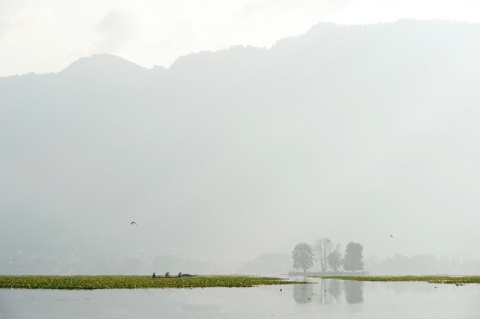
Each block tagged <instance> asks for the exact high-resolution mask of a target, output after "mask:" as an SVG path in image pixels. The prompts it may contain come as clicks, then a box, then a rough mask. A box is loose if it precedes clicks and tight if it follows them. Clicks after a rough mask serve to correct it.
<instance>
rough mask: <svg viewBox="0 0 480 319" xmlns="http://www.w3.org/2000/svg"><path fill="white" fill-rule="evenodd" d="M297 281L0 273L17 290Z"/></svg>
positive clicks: (2, 281)
mask: <svg viewBox="0 0 480 319" xmlns="http://www.w3.org/2000/svg"><path fill="white" fill-rule="evenodd" d="M293 283H298V282H294V281H287V280H284V279H280V278H271V277H254V276H195V277H180V278H178V277H171V278H162V277H161V278H152V277H150V276H0V288H21V289H71V290H74V289H85V290H88V289H136V288H207V287H255V286H260V285H284V284H293Z"/></svg>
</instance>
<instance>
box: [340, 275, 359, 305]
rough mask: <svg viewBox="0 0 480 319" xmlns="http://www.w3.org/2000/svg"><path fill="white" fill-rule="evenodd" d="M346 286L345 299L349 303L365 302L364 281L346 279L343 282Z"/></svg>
mask: <svg viewBox="0 0 480 319" xmlns="http://www.w3.org/2000/svg"><path fill="white" fill-rule="evenodd" d="M343 285H344V287H345V300H346V301H347V303H349V304H354V303H362V302H363V282H362V281H351V280H345V281H344V283H343Z"/></svg>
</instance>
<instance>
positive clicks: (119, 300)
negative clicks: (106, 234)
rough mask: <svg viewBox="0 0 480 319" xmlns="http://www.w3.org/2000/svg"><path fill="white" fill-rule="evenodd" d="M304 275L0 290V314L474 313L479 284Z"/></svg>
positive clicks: (3, 317)
mask: <svg viewBox="0 0 480 319" xmlns="http://www.w3.org/2000/svg"><path fill="white" fill-rule="evenodd" d="M312 281H313V282H315V284H310V285H283V286H261V287H255V288H205V289H199V288H196V289H134V290H90V291H87V290H75V291H61V290H26V289H0V319H13V318H15V319H18V318H49V319H50V318H67V319H72V318H172V319H174V318H192V319H193V318H273V317H275V318H452V319H458V318H469V319H470V318H472V319H473V318H475V319H480V285H475V284H471V285H466V286H460V287H457V286H455V285H438V284H428V283H414V282H397V283H385V282H364V283H363V282H355V281H339V280H325V279H324V280H312ZM280 289H281V290H280Z"/></svg>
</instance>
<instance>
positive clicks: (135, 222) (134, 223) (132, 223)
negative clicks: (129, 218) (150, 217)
mask: <svg viewBox="0 0 480 319" xmlns="http://www.w3.org/2000/svg"><path fill="white" fill-rule="evenodd" d="M133 224H135V225H137V223H136V222H131V223H130V225H133ZM137 226H138V225H137Z"/></svg>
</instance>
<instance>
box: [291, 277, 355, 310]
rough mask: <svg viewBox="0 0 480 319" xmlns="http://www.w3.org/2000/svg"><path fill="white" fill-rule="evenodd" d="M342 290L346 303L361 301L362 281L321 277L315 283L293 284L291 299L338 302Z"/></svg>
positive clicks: (296, 300) (306, 301)
mask: <svg viewBox="0 0 480 319" xmlns="http://www.w3.org/2000/svg"><path fill="white" fill-rule="evenodd" d="M342 283H343V287H342ZM342 288H343V289H342ZM343 290H345V301H346V302H347V303H348V304H357V303H362V302H363V282H361V281H350V280H346V281H340V280H329V279H321V280H320V281H319V282H318V283H317V284H298V285H294V286H293V299H294V300H295V302H296V303H299V304H306V303H309V302H311V301H312V300H315V301H316V302H317V303H318V304H321V305H327V304H331V303H332V302H336V303H338V302H340V299H341V296H342V291H343Z"/></svg>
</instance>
